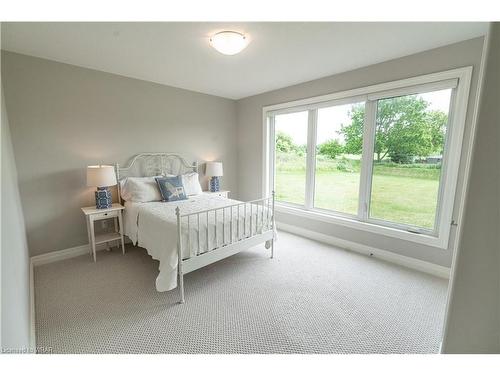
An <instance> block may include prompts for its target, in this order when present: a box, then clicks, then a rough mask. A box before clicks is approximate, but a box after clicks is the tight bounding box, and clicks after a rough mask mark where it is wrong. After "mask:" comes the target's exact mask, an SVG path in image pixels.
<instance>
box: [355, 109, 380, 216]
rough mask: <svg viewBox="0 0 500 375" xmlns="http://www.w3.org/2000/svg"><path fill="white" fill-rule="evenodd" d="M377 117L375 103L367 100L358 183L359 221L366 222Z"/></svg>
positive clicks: (368, 210) (368, 209)
mask: <svg viewBox="0 0 500 375" xmlns="http://www.w3.org/2000/svg"><path fill="white" fill-rule="evenodd" d="M376 117H377V102H376V101H371V100H368V101H366V103H365V118H364V126H363V152H362V156H361V177H360V183H359V206H358V218H359V220H362V221H366V220H368V213H369V212H370V195H371V184H372V173H373V153H374V149H375V130H376V120H377V119H376Z"/></svg>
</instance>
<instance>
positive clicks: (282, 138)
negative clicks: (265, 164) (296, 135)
mask: <svg viewBox="0 0 500 375" xmlns="http://www.w3.org/2000/svg"><path fill="white" fill-rule="evenodd" d="M295 148H296V146H295V144H294V143H293V139H292V137H290V136H289V135H288V134H286V133H283V132H281V131H279V132H277V133H276V151H279V152H286V153H288V152H292V151H294V150H295Z"/></svg>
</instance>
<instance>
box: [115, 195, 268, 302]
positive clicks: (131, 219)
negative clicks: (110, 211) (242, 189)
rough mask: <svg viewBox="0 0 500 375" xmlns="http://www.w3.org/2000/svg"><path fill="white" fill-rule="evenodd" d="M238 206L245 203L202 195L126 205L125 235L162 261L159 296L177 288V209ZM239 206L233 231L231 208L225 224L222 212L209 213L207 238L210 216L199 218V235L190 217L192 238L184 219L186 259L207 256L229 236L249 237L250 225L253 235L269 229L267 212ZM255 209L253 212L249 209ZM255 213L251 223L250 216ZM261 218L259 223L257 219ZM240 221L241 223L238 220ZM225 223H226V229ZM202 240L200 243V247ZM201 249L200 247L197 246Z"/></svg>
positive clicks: (183, 235)
mask: <svg viewBox="0 0 500 375" xmlns="http://www.w3.org/2000/svg"><path fill="white" fill-rule="evenodd" d="M235 203H243V202H239V201H235V200H232V199H227V198H223V197H219V196H215V195H208V194H200V195H196V196H192V197H189V198H188V199H187V200H183V201H176V202H147V203H138V202H126V203H125V213H124V234H125V235H127V236H128V237H129V238H130V239H131V240H132V242H133V243H134V244H137V245H139V246H141V247H144V248H145V249H146V250H147V252H148V254H149V255H151V257H153V259H157V260H159V261H160V267H159V269H160V273H159V275H158V277H157V279H156V289H157V290H158V291H159V292H163V291H167V290H171V289H174V288H175V287H176V286H177V262H178V255H177V217H176V215H175V209H176V207H179V208H180V210H181V215H183V214H187V213H193V212H198V211H202V210H207V209H209V208H216V207H225V206H228V205H231V204H235ZM245 206H246V212H245V209H244V206H240V209H239V211H240V212H239V213H238V212H237V211H238V210H237V208H236V207H233V227H232V229H231V213H230V208H226V209H225V210H224V211H225V220H224V221H223V217H222V216H223V215H222V214H223V210H222V209H221V210H218V211H217V220H216V218H215V214H214V213H213V212H210V214H209V218H208V229H209V230H208V233H209V235H208V238H207V215H206V214H200V231H199V233H198V227H197V217H196V216H193V217H190V222H189V237H188V222H187V218H183V219H182V225H181V228H182V236H181V237H182V249H183V254H182V255H183V259H186V258H189V257H191V256H195V255H196V254H197V253H204V252H206V251H210V250H211V249H214V248H216V247H217V246H220V245H222V243H223V241H224V243H225V244H227V243H229V242H230V236H231V234H232V239H233V241H235V240H236V239H237V238H240V239H241V238H244V237H248V236H249V235H250V223H252V230H253V233H254V234H255V233H258V232H260V231H261V229H262V226H263V225H264V227H265V229H267V226H268V225H270V220H271V218H270V215H268V210H267V209H266V208H263V207H262V206H261V205H259V207H257V205H255V204H252V205H250V204H248V203H247V204H245ZM251 206H252V209H251V208H250V207H251ZM251 212H252V219H250V213H251ZM257 216H258V219H257ZM237 217H239V220H237ZM223 222H225V224H224V226H223ZM198 238H199V243H198ZM198 245H199V246H198Z"/></svg>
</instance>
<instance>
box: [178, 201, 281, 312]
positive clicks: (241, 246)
mask: <svg viewBox="0 0 500 375" xmlns="http://www.w3.org/2000/svg"><path fill="white" fill-rule="evenodd" d="M175 214H176V216H177V253H178V265H177V269H178V277H179V283H178V287H179V293H180V302H181V303H184V275H185V274H186V273H189V272H191V271H194V270H197V269H199V268H201V267H204V266H206V265H208V264H211V263H214V262H217V261H218V260H221V259H224V258H227V257H228V256H231V255H234V254H236V253H238V252H240V251H242V250H245V249H248V248H250V247H252V246H255V245H257V244H259V243H262V242H265V243H266V248H270V250H271V258H273V256H274V230H275V222H274V191H273V192H272V195H271V196H270V197H267V198H261V199H256V200H253V201H249V202H241V203H234V204H230V205H227V206H223V207H215V208H210V209H206V210H201V211H197V212H192V213H186V214H182V213H181V210H180V209H179V207H177V208H176V210H175ZM211 223H213V225H211ZM183 230H184V231H183ZM183 233H187V238H185V239H184V240H183ZM203 239H204V240H205V241H206V244H203V245H204V246H202V240H203ZM186 246H187V250H188V256H185V255H184V256H183V253H184V252H183V250H184V248H185V247H186Z"/></svg>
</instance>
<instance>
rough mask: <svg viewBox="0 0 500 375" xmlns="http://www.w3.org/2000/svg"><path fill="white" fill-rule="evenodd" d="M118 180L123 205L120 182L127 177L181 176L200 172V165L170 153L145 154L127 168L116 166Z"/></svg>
mask: <svg viewBox="0 0 500 375" xmlns="http://www.w3.org/2000/svg"><path fill="white" fill-rule="evenodd" d="M115 169H116V179H117V180H118V201H119V202H120V203H121V201H122V198H121V191H120V181H121V180H123V179H124V178H126V177H152V176H161V175H167V174H172V175H176V176H177V175H180V174H184V173H187V172H190V171H194V172H198V163H197V162H194V163H193V164H189V163H188V162H186V160H185V159H184V158H183V157H182V156H180V155H179V154H174V153H168V152H144V153H141V154H137V155H135V156H134V157H133V158H132V159H131V160H130V162H129V164H128V165H127V166H126V167H123V168H122V167H120V165H119V164H116V167H115Z"/></svg>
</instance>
